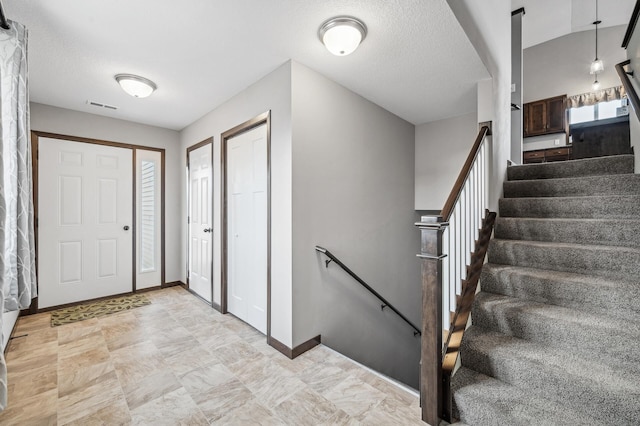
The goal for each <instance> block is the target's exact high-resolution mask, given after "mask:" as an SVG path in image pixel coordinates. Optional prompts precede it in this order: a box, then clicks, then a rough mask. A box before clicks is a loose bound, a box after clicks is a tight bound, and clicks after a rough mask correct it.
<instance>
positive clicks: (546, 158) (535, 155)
mask: <svg viewBox="0 0 640 426" xmlns="http://www.w3.org/2000/svg"><path fill="white" fill-rule="evenodd" d="M571 158H572V147H570V146H563V147H561V148H548V149H539V150H536V151H525V152H524V153H523V154H522V159H523V163H524V164H531V163H548V162H551V161H564V160H571Z"/></svg>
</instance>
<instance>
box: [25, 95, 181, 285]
mask: <svg viewBox="0 0 640 426" xmlns="http://www.w3.org/2000/svg"><path fill="white" fill-rule="evenodd" d="M31 130H38V131H42V132H49V133H58V134H61V135H66V136H78V137H84V138H91V139H101V140H106V141H112V142H121V143H129V144H135V145H143V146H149V147H154V148H164V149H165V164H166V170H165V179H166V180H165V197H166V200H165V243H166V244H165V247H166V248H165V250H166V252H165V274H166V275H165V279H166V281H167V282H172V281H179V280H182V279H183V273H182V270H183V269H184V268H183V266H182V265H184V263H181V260H180V259H181V256H180V246H181V242H182V231H181V229H180V226H179V225H178V224H179V223H180V218H181V216H180V199H181V197H182V192H183V191H182V186H180V183H181V176H182V175H183V170H184V169H183V168H182V164H183V163H182V162H181V160H180V139H179V134H178V132H176V131H174V130H169V129H163V128H160V127H154V126H147V125H144V124H138V123H133V122H131V121H125V120H117V119H114V118H109V117H103V116H100V115H94V114H87V113H85V112H78V111H72V110H69V109H63V108H57V107H54V106H50V105H43V104H37V103H31Z"/></svg>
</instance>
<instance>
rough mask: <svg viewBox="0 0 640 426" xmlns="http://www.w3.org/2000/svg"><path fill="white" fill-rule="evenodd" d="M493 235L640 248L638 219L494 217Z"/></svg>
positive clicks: (506, 237)
mask: <svg viewBox="0 0 640 426" xmlns="http://www.w3.org/2000/svg"><path fill="white" fill-rule="evenodd" d="M495 237H496V238H501V239H505V240H527V241H546V242H556V243H578V244H591V245H607V246H622V247H638V248H640V220H637V221H630V220H626V221H607V222H602V221H593V220H582V221H578V220H566V221H562V220H548V221H547V220H535V219H533V220H532V219H527V218H517V219H516V218H498V219H497V221H496V227H495Z"/></svg>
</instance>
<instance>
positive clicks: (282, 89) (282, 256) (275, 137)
mask: <svg viewBox="0 0 640 426" xmlns="http://www.w3.org/2000/svg"><path fill="white" fill-rule="evenodd" d="M269 110H271V335H272V337H274V338H275V339H277V340H279V341H280V342H282V343H284V344H285V345H287V346H289V347H291V345H292V341H293V340H292V331H291V330H292V323H291V315H292V314H291V300H292V296H291V270H292V266H291V65H290V63H289V62H287V63H286V64H284V65H282V66H280V67H279V68H278V69H276V70H275V71H273V72H272V73H270V74H269V75H267V76H266V77H264V78H262V79H261V80H259V81H258V82H256V83H254V84H253V85H251V86H249V87H248V88H247V89H245V90H244V91H242V92H241V93H239V94H237V95H236V96H234V97H233V98H231V99H229V100H228V101H227V102H225V103H224V104H223V105H221V106H219V107H218V108H216V109H214V110H213V111H211V112H209V113H208V114H206V115H205V116H204V117H202V118H200V119H199V120H197V121H196V122H194V123H193V124H191V125H189V126H187V127H186V128H184V129H183V130H182V131H181V132H180V141H181V152H180V153H179V154H178V158H179V162H180V164H181V165H182V166H181V167H182V169H181V174H180V178H179V179H180V180H179V182H180V185H181V187H182V188H186V173H185V172H186V149H187V148H188V147H189V146H191V145H194V144H196V143H198V142H200V141H202V140H204V139H207V138H209V137H211V136H213V139H214V143H213V161H214V168H213V171H214V174H213V179H214V182H213V200H214V203H213V220H214V226H213V241H214V245H213V250H214V251H213V258H214V264H213V268H214V280H213V281H214V291H213V300H214V302H215V303H218V304H219V303H220V282H221V277H220V272H221V247H222V242H221V235H222V234H221V227H222V224H221V202H222V200H221V198H220V196H221V188H220V177H221V175H220V165H221V164H222V163H221V156H220V154H221V151H220V150H221V144H220V135H221V134H222V133H224V132H225V131H227V130H229V129H231V128H233V127H235V126H237V125H238V124H241V123H244V122H245V121H247V120H249V119H251V118H253V117H255V116H257V115H259V114H261V113H263V112H265V111H269ZM180 206H181V215H180V217H179V219H178V220H179V222H176V223H180V224H181V225H182V227H181V229H182V235H183V238H182V240H181V241H180V247H181V248H182V251H181V254H182V255H181V264H182V265H186V253H187V247H186V239H187V226H186V224H187V200H186V191H184V193H183V194H182V200H181V203H180ZM181 277H182V279H183V280H186V269H185V268H184V267H183V268H182V271H181Z"/></svg>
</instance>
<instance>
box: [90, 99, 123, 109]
mask: <svg viewBox="0 0 640 426" xmlns="http://www.w3.org/2000/svg"><path fill="white" fill-rule="evenodd" d="M87 105H92V106H95V107H98V108H106V109H112V110H114V111H115V110H117V109H118V107H117V106H113V105H109V104H103V103H100V102H96V101H87Z"/></svg>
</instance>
